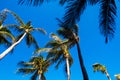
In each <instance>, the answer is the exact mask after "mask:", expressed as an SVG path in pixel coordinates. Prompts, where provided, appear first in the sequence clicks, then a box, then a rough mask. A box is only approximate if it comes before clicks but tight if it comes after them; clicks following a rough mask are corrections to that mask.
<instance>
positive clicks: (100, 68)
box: [92, 63, 111, 80]
mask: <svg viewBox="0 0 120 80" xmlns="http://www.w3.org/2000/svg"><path fill="white" fill-rule="evenodd" d="M92 66H93V68H94V72H96V71H101V72H102V73H103V74H105V75H106V76H107V78H108V80H111V78H110V75H109V74H108V72H107V69H106V67H105V66H104V65H102V64H99V63H95V64H93V65H92Z"/></svg>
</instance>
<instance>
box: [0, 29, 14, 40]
mask: <svg viewBox="0 0 120 80" xmlns="http://www.w3.org/2000/svg"><path fill="white" fill-rule="evenodd" d="M0 34H1V35H4V36H5V37H10V38H11V39H12V41H13V42H15V37H14V36H13V35H12V34H11V33H8V32H5V31H0Z"/></svg>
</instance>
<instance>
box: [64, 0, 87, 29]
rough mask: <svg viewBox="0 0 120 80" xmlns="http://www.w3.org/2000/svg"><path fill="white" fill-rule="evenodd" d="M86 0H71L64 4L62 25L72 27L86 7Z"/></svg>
mask: <svg viewBox="0 0 120 80" xmlns="http://www.w3.org/2000/svg"><path fill="white" fill-rule="evenodd" d="M86 4H87V1H86V0H75V1H73V0H71V1H69V2H68V4H67V6H66V12H65V15H64V17H63V22H64V26H68V27H72V26H73V25H74V24H76V21H79V20H80V15H81V14H82V13H83V11H84V9H85V7H86Z"/></svg>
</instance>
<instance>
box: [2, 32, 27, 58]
mask: <svg viewBox="0 0 120 80" xmlns="http://www.w3.org/2000/svg"><path fill="white" fill-rule="evenodd" d="M26 34H27V33H26V32H25V33H24V34H23V36H22V37H21V38H20V39H19V40H18V41H17V42H15V43H13V44H12V45H11V46H10V47H9V48H8V49H6V50H5V51H4V52H3V53H1V54H0V60H1V59H3V58H4V57H5V56H6V55H7V54H8V53H9V52H10V51H11V50H12V49H13V48H14V47H15V46H16V45H17V44H19V43H20V42H21V41H22V39H23V38H24V37H25V36H26Z"/></svg>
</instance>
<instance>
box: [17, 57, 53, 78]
mask: <svg viewBox="0 0 120 80" xmlns="http://www.w3.org/2000/svg"><path fill="white" fill-rule="evenodd" d="M50 64H51V62H50V60H45V59H44V58H43V57H42V56H38V57H32V58H31V59H30V61H29V62H24V61H21V62H20V63H19V65H21V66H22V68H19V69H18V71H17V72H18V73H23V74H30V73H32V74H33V75H32V77H31V80H37V77H39V78H38V80H46V78H45V76H44V74H45V72H47V71H48V67H49V66H50Z"/></svg>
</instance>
